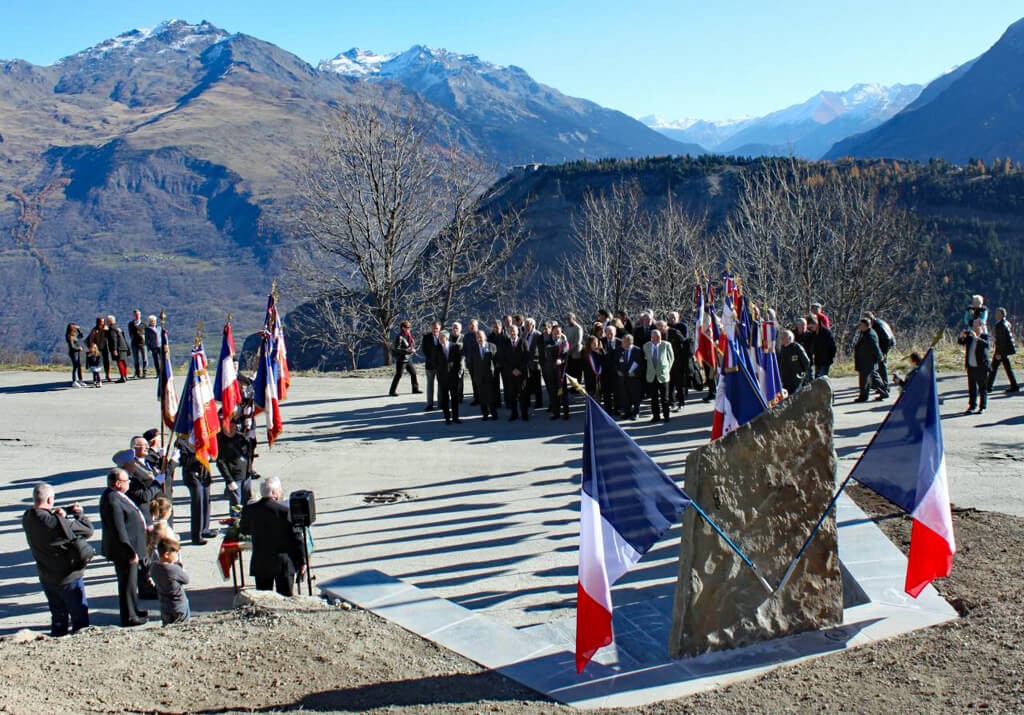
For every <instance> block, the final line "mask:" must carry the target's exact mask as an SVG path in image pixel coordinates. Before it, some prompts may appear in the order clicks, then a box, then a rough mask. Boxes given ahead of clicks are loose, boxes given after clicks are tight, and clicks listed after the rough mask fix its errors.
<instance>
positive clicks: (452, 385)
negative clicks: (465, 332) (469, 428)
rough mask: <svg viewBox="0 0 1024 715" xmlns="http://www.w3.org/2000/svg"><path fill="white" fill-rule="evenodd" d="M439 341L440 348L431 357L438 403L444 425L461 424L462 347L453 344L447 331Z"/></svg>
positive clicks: (443, 331) (440, 335)
mask: <svg viewBox="0 0 1024 715" xmlns="http://www.w3.org/2000/svg"><path fill="white" fill-rule="evenodd" d="M438 339H439V342H438V346H437V348H436V349H435V350H434V354H433V356H432V357H431V365H432V366H433V369H434V374H435V375H437V391H438V401H439V402H440V404H441V412H443V413H444V423H445V424H447V425H450V424H451V423H452V422H455V423H456V424H461V423H462V420H460V419H459V397H460V395H461V393H462V387H461V385H462V347H461V346H460V345H459V344H457V343H454V342H452V340H451V336H450V335H449V334H448V331H447V330H442V331H441V333H440V334H439V335H438Z"/></svg>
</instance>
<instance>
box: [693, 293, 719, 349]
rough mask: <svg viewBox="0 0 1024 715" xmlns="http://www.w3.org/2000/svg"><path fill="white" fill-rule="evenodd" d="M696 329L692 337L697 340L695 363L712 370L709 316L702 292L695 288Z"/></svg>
mask: <svg viewBox="0 0 1024 715" xmlns="http://www.w3.org/2000/svg"><path fill="white" fill-rule="evenodd" d="M696 327H697V329H696V331H695V333H694V335H695V336H696V338H697V349H696V351H694V356H695V357H696V358H697V362H700V363H703V364H704V365H707V366H708V367H710V368H712V369H714V367H715V345H714V343H713V342H712V341H711V316H710V315H708V314H707V310H706V308H705V305H704V291H703V290H702V289H701V287H700V286H697V326H696Z"/></svg>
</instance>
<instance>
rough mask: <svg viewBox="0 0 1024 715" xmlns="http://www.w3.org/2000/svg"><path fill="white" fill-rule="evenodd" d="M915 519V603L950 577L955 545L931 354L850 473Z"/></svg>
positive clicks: (911, 572)
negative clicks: (926, 590)
mask: <svg viewBox="0 0 1024 715" xmlns="http://www.w3.org/2000/svg"><path fill="white" fill-rule="evenodd" d="M850 476H851V477H852V478H853V479H856V480H857V481H858V482H860V483H861V484H863V485H864V486H866V487H868V488H869V489H871V490H873V491H875V492H877V493H878V494H879V495H881V496H883V497H885V498H886V499H888V500H889V501H891V502H892V503H893V504H895V505H896V506H898V507H900V508H901V509H903V510H904V511H906V512H907V513H908V514H910V516H911V517H912V518H913V524H912V526H911V529H910V556H909V558H908V561H907V578H906V583H905V585H904V589H905V590H906V592H907V593H908V594H910V595H911V596H913V597H914V598H916V597H917V596H918V594H920V593H921V591H923V590H924V588H925V587H926V586H927V585H928V584H929V583H931V582H932V580H933V579H936V578H943V577H945V576H948V575H949V572H950V570H952V568H953V554H955V553H956V542H955V539H954V537H953V515H952V511H951V509H950V506H949V486H948V483H947V480H946V457H945V453H944V451H943V448H942V424H941V422H940V419H939V391H938V389H937V387H936V384H935V357H934V354H933V352H932V351H931V350H929V351H928V354H927V355H925V357H924V360H923V361H922V362H921V366H920V367H919V368H918V369H917V370H916V371H914V372H911V373H910V374H909V375H907V381H906V385H905V387H904V389H903V394H902V395H900V397H899V399H898V400H897V401H896V403H895V404H894V405H893V406H892V409H891V410H890V411H889V414H888V415H886V418H885V421H883V422H882V425H881V426H880V427H879V428H878V431H877V432H876V433H875V436H874V437H872V439H871V442H870V443H869V444H868V447H867V449H865V450H864V454H862V455H861V458H860V460H859V461H858V462H857V464H856V465H855V466H854V468H853V470H852V471H851V473H850Z"/></svg>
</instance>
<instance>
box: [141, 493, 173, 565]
mask: <svg viewBox="0 0 1024 715" xmlns="http://www.w3.org/2000/svg"><path fill="white" fill-rule="evenodd" d="M172 509H173V507H172V505H171V500H170V499H168V498H167V497H157V498H156V499H154V500H153V501H151V502H150V503H149V515H150V517H151V518H152V519H153V528H152V529H151V530H150V531H149V533H148V534H146V547H147V550H148V551H149V560H150V561H154V562H155V561H159V560H160V554H159V553H157V546H158V545H159V544H160V541H161V540H163V539H167V540H168V541H173V542H174V543H176V544H181V539H180V538H179V537H178V535H177V534H175V533H174V529H173V528H171V525H170V524H169V523H168V519H170V518H171V512H172Z"/></svg>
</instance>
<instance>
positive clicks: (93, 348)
mask: <svg viewBox="0 0 1024 715" xmlns="http://www.w3.org/2000/svg"><path fill="white" fill-rule="evenodd" d="M85 366H86V367H87V368H89V372H91V373H92V386H93V387H100V386H101V382H100V370H101V369H102V368H103V361H102V360H101V359H100V348H99V345H97V344H96V343H93V344H92V345H90V346H89V354H88V355H86V356H85Z"/></svg>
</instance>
